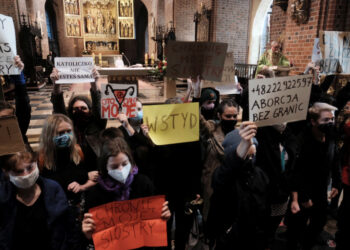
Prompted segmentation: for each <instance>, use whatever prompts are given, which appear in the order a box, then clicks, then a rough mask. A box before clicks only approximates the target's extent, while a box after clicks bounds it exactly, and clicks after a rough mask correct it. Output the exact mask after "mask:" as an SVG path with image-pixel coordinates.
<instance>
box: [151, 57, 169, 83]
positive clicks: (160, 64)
mask: <svg viewBox="0 0 350 250" xmlns="http://www.w3.org/2000/svg"><path fill="white" fill-rule="evenodd" d="M166 68H167V61H166V58H163V60H162V61H160V60H159V61H157V62H156V66H155V67H154V69H152V70H151V71H150V73H151V75H152V77H153V78H154V79H157V80H159V81H163V80H164V76H165V74H166Z"/></svg>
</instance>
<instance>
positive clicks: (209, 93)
mask: <svg viewBox="0 0 350 250" xmlns="http://www.w3.org/2000/svg"><path fill="white" fill-rule="evenodd" d="M217 98H218V97H217V95H216V93H215V91H214V90H213V89H211V88H206V89H203V91H202V93H201V100H200V103H204V102H205V101H207V100H209V101H214V100H217Z"/></svg>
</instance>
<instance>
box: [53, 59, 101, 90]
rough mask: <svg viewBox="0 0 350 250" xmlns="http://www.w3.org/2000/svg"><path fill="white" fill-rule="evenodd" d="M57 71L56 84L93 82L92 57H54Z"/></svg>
mask: <svg viewBox="0 0 350 250" xmlns="http://www.w3.org/2000/svg"><path fill="white" fill-rule="evenodd" d="M55 67H56V68H57V70H58V76H59V80H58V81H56V83H58V84H62V83H86V82H94V81H95V79H94V77H93V75H92V70H93V68H94V62H93V58H92V57H55Z"/></svg>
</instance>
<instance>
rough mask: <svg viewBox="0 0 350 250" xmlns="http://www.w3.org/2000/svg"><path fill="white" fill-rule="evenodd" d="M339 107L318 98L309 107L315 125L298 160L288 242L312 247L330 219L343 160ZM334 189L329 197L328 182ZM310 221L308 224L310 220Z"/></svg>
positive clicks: (304, 136)
mask: <svg viewBox="0 0 350 250" xmlns="http://www.w3.org/2000/svg"><path fill="white" fill-rule="evenodd" d="M335 110H337V108H336V107H334V106H331V105H329V104H327V103H322V102H316V103H314V104H313V106H312V107H311V108H309V117H310V123H311V127H310V128H309V129H306V130H305V131H304V133H303V134H302V135H301V137H300V138H301V142H300V145H301V149H300V153H299V157H298V159H297V162H296V164H295V169H294V171H293V172H294V174H293V179H294V181H295V184H294V185H293V190H292V191H293V192H292V198H291V203H290V207H289V210H288V212H287V216H286V220H285V223H286V225H287V229H288V230H287V237H288V243H287V246H288V248H289V249H295V248H296V247H297V245H298V243H299V244H301V246H302V247H303V249H311V248H312V247H313V245H314V244H315V243H316V240H317V238H318V236H319V234H320V233H321V232H322V230H323V227H324V225H325V223H326V220H327V205H328V201H327V199H332V198H334V197H335V196H336V195H337V194H338V190H339V188H340V162H339V154H338V150H337V145H336V143H335V135H334V133H333V131H334V112H335ZM330 179H331V181H332V190H331V192H330V195H329V196H328V197H327V191H328V190H327V188H328V184H329V182H330ZM308 220H310V223H309V224H307V221H308Z"/></svg>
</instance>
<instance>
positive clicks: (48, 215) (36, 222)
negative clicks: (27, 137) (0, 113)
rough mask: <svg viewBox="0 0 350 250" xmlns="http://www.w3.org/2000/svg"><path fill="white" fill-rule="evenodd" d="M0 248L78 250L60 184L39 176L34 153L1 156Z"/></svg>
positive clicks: (15, 249)
mask: <svg viewBox="0 0 350 250" xmlns="http://www.w3.org/2000/svg"><path fill="white" fill-rule="evenodd" d="M1 167H3V168H4V170H5V173H6V174H7V175H8V176H9V180H10V182H6V183H3V184H2V186H1V189H0V249H3V250H10V249H12V250H17V249H18V250H20V249H57V250H71V249H78V248H77V246H78V244H79V242H78V238H77V237H76V236H77V235H78V234H77V233H78V230H76V229H77V228H76V227H75V224H74V219H73V217H72V216H71V214H70V210H69V209H68V202H67V198H66V196H65V194H64V192H63V190H62V188H61V187H60V185H59V184H58V183H56V182H55V181H52V180H49V179H46V178H43V177H40V176H39V169H38V166H37V163H36V158H35V157H34V155H33V154H32V153H29V152H19V153H16V154H13V155H8V156H3V157H1Z"/></svg>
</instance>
